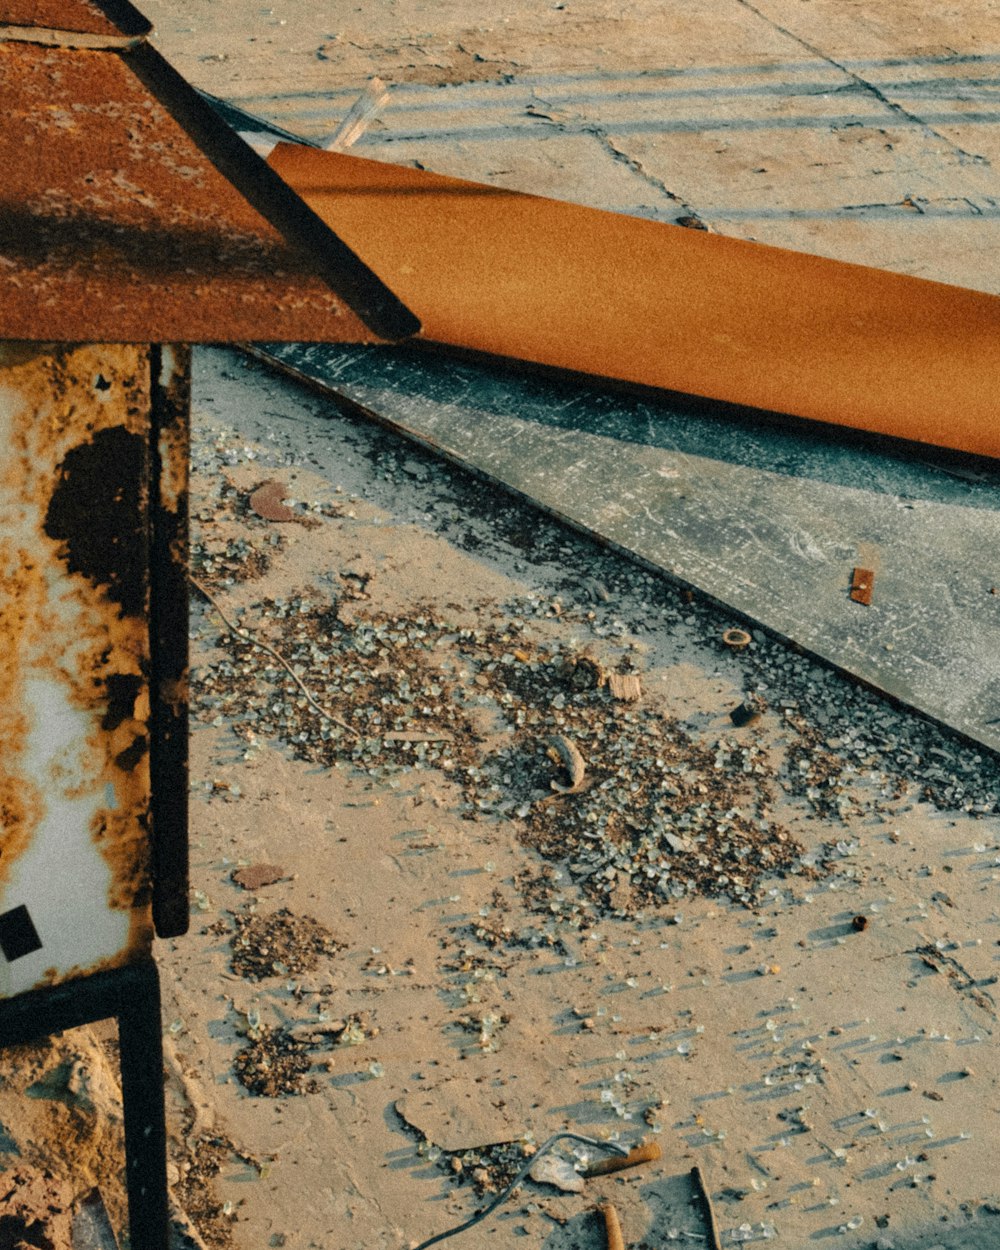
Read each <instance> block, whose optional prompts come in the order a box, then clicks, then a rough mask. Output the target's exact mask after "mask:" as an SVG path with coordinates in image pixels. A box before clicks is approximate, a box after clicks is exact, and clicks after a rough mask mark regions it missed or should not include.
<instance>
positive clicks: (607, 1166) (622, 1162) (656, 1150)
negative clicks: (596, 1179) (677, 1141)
mask: <svg viewBox="0 0 1000 1250" xmlns="http://www.w3.org/2000/svg"><path fill="white" fill-rule="evenodd" d="M662 1154H663V1151H662V1150H661V1149H660V1145H659V1142H655V1141H649V1142H641V1143H640V1144H639V1145H638V1146H633V1147H632V1149H631V1150H630V1151H629V1152H628V1154H627V1155H609V1156H608V1157H607V1158H606V1159H599V1160H598V1161H597V1163H592V1164H591V1165H590V1166H589V1167H587V1168H584V1171H583V1174H584V1176H607V1174H608V1173H609V1172H620V1171H622V1169H623V1168H634V1167H635V1166H636V1164H638V1163H652V1162H654V1160H656V1159H659V1157H660V1156H661V1155H662Z"/></svg>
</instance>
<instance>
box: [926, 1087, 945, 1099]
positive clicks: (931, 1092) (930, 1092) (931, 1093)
mask: <svg viewBox="0 0 1000 1250" xmlns="http://www.w3.org/2000/svg"><path fill="white" fill-rule="evenodd" d="M924 1097H925V1098H930V1099H931V1101H932V1102H944V1094H939V1093H938V1092H937V1090H936V1089H925V1090H924Z"/></svg>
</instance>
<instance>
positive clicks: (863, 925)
mask: <svg viewBox="0 0 1000 1250" xmlns="http://www.w3.org/2000/svg"><path fill="white" fill-rule="evenodd" d="M851 928H852V929H854V930H855V932H857V933H862V932H863V931H864V930H865V929H867V928H868V917H867V916H861V915H858V916H855V917H854V919H853V920H852V921H851Z"/></svg>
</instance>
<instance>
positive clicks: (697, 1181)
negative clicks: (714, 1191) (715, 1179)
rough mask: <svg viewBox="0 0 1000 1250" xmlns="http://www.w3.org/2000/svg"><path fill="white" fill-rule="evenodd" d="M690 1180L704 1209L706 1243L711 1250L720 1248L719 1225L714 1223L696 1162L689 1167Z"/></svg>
mask: <svg viewBox="0 0 1000 1250" xmlns="http://www.w3.org/2000/svg"><path fill="white" fill-rule="evenodd" d="M691 1180H692V1182H693V1184H694V1187H695V1191H696V1192H697V1194H698V1197H699V1198H700V1199H701V1205H702V1207H703V1208H704V1211H705V1223H706V1224H707V1225H708V1244H709V1246H710V1247H711V1250H722V1242H721V1241H720V1240H719V1225H718V1224H717V1223H716V1220H715V1212H714V1211H713V1210H712V1199H711V1198H710V1197H709V1196H708V1186H707V1185H706V1184H705V1177H704V1175H703V1174H702V1170H701V1168H700V1167H699V1166H698V1165H697V1163H696V1164H695V1165H694V1167H693V1168H692V1169H691Z"/></svg>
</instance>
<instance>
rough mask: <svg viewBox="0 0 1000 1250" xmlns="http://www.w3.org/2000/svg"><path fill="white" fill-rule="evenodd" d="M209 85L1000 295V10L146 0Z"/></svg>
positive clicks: (301, 117)
mask: <svg viewBox="0 0 1000 1250" xmlns="http://www.w3.org/2000/svg"><path fill="white" fill-rule="evenodd" d="M146 10H147V12H148V14H149V16H150V17H151V18H152V19H153V20H154V22H155V23H156V25H157V29H158V35H157V39H158V44H159V46H160V48H161V50H162V51H163V52H164V53H165V54H166V55H167V56H168V57H169V58H170V59H171V60H172V61H173V63H174V64H175V65H176V66H177V68H178V69H180V70H181V72H182V73H183V74H185V76H187V77H188V78H189V79H190V80H191V81H192V82H194V83H195V84H196V85H197V86H199V87H202V88H203V89H205V90H208V91H210V92H212V93H214V94H216V95H219V96H222V97H224V98H226V99H230V100H233V101H234V102H235V103H238V104H241V105H242V106H244V107H246V108H248V109H250V110H252V111H255V112H258V113H261V114H263V115H265V116H267V117H269V118H271V119H272V120H274V121H276V122H278V123H280V124H281V125H283V126H285V127H287V128H288V129H290V130H293V131H295V132H297V133H301V134H303V135H307V136H311V137H317V136H320V135H323V134H325V133H328V132H330V131H332V129H333V128H334V126H335V124H336V121H337V120H338V119H339V118H340V117H341V116H342V115H343V113H344V112H345V111H346V109H347V107H348V106H349V104H350V102H351V100H352V99H353V98H354V97H355V96H356V94H357V93H358V92H359V91H360V89H361V88H362V87H363V86H364V84H365V82H366V80H367V79H368V78H369V76H371V75H372V74H378V75H380V76H381V77H382V78H383V79H384V80H385V81H386V82H388V83H389V84H390V85H391V87H392V100H391V105H390V107H389V108H388V110H387V111H386V112H385V114H384V116H383V117H382V119H381V121H380V123H379V124H377V125H376V126H375V127H373V128H372V129H371V130H370V131H369V132H368V133H367V134H366V135H365V136H364V138H363V139H362V140H361V142H360V143H359V145H358V146H357V148H356V150H357V151H358V153H359V154H361V155H370V156H377V157H379V158H380V159H389V160H394V161H400V162H411V161H420V162H421V163H422V164H424V165H426V166H427V167H428V168H431V169H435V170H439V171H441V172H443V173H450V174H455V175H459V176H464V177H469V178H476V179H480V180H483V181H486V182H492V183H496V184H498V185H503V186H509V187H513V188H516V189H521V190H527V191H533V192H537V193H540V194H546V195H553V196H556V197H559V198H565V199H572V200H576V201H579V202H582V203H586V204H592V205H595V206H599V207H604V208H611V209H618V210H621V211H623V212H629V213H639V214H643V215H646V216H650V217H656V218H659V219H662V220H673V219H674V218H675V217H677V216H679V215H683V214H687V213H697V214H698V215H699V216H700V217H701V218H702V219H703V220H704V221H706V222H708V223H709V224H711V225H712V226H713V227H714V228H716V229H718V230H720V231H723V232H725V233H727V234H731V235H737V236H740V237H744V238H754V239H759V240H761V241H762V242H767V243H773V244H777V245H781V246H785V247H791V248H797V249H800V250H803V251H811V252H817V253H821V254H823V255H827V256H833V257H837V258H840V259H843V260H851V261H858V262H861V263H864V264H869V265H876V266H879V267H882V268H888V269H897V270H900V271H902V272H905V273H912V274H919V275H922V276H925V277H930V278H936V279H939V280H941V281H945V282H953V283H958V284H960V285H964V286H972V287H978V288H981V289H984V290H989V291H996V290H998V289H1000V259H998V256H997V250H996V248H995V247H994V246H992V243H993V240H994V238H995V225H994V222H995V219H996V216H997V213H998V204H1000V179H998V177H997V172H996V169H995V168H994V162H995V161H996V160H997V159H998V158H1000V110H998V109H997V101H998V99H1000V83H998V81H997V78H996V66H997V63H998V60H1000V6H998V5H997V4H995V3H993V2H991V0H963V2H960V3H953V4H949V5H947V6H930V5H926V4H920V3H916V2H915V0H894V2H893V3H888V4H880V5H868V4H864V3H861V2H860V0H856V2H855V3H844V0H761V3H759V4H756V5H755V4H750V3H748V2H747V0H686V2H685V3H684V4H683V5H681V4H669V5H663V4H661V3H656V2H655V0H638V2H637V3H630V4H628V5H625V4H620V3H619V4H615V3H607V0H568V2H567V3H555V4H553V3H534V4H529V3H525V2H524V0H520V2H518V0H506V2H503V0H501V2H500V3H496V4H490V5H485V4H468V3H458V2H455V0H452V2H451V3H427V0H403V2H400V3H395V4H384V5H374V4H372V5H366V6H360V5H359V6H356V7H354V8H352V9H350V10H349V11H348V10H347V9H346V8H345V6H342V5H334V4H331V3H329V2H326V3H318V4H310V5H308V6H306V5H303V4H301V3H295V2H294V0H275V2H274V3H273V4H270V5H267V6H264V5H261V4H260V3H259V0H234V2H233V3H230V4H227V5H226V6H225V14H224V16H223V15H222V13H220V12H219V6H217V5H215V4H213V3H212V2H211V0H177V2H174V0H169V2H168V0H149V3H147V5H146Z"/></svg>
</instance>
